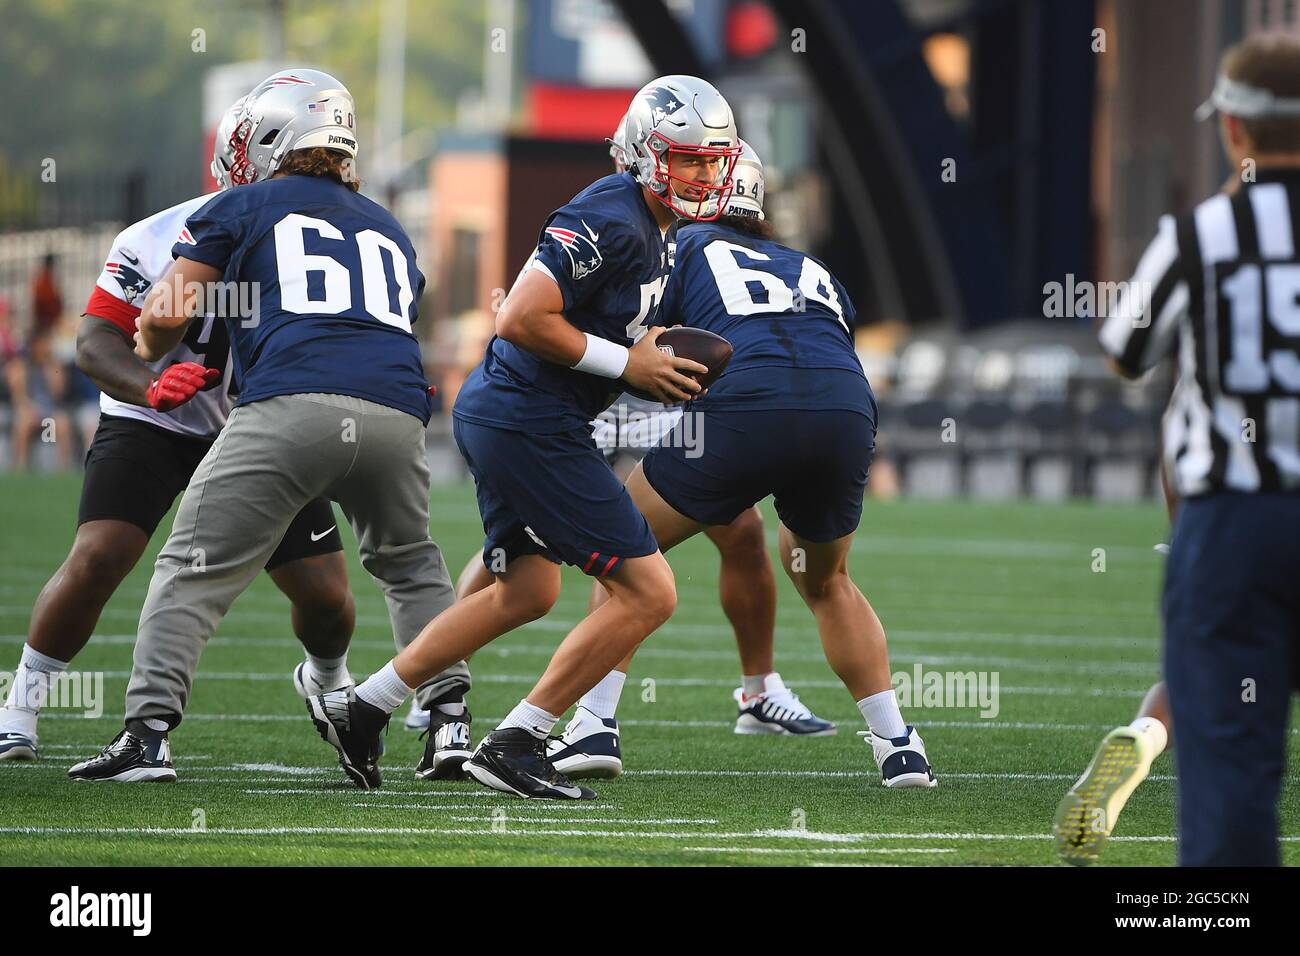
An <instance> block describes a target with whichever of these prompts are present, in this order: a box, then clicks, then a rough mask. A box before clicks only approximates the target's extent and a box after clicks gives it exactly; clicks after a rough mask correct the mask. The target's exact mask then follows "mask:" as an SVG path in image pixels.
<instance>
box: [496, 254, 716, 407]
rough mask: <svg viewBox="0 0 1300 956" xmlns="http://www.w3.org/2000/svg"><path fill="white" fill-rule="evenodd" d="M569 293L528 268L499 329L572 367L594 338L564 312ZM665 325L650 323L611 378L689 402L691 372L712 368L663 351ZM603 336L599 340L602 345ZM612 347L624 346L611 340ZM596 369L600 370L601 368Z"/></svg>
mask: <svg viewBox="0 0 1300 956" xmlns="http://www.w3.org/2000/svg"><path fill="white" fill-rule="evenodd" d="M563 309H564V296H563V295H562V294H561V292H560V287H559V286H558V285H557V284H556V282H555V280H554V279H552V278H551V277H550V276H548V275H547V274H546V273H545V272H543V271H542V270H540V269H529V270H528V271H527V272H525V273H524V275H523V276H522V277H520V279H519V281H518V282H516V283H515V286H514V288H513V289H511V290H510V295H509V296H507V297H506V301H505V302H504V303H503V304H502V306H501V311H500V312H498V313H497V320H496V333H497V335H499V336H500V337H501V338H503V339H505V340H506V341H507V342H511V343H513V344H514V345H517V346H519V347H520V348H522V349H527V350H528V351H529V352H532V353H533V354H534V355H538V356H541V357H542V358H544V359H546V360H547V361H548V362H555V363H556V364H557V365H563V366H565V367H567V368H573V367H575V366H577V365H578V364H579V363H580V362H584V361H588V360H589V356H588V349H589V348H591V346H592V342H591V339H590V338H589V337H588V336H587V335H586V334H584V333H582V332H580V331H578V330H577V329H576V328H574V327H573V325H572V324H570V323H569V321H568V320H567V319H566V318H565V317H564V313H563V311H562V310H563ZM662 331H663V330H662V329H651V330H650V331H649V332H648V333H647V334H646V335H645V336H644V337H643V338H642V339H641V341H640V342H638V343H637V344H636V345H634V346H632V348H630V349H624V351H625V352H626V353H627V355H626V359H625V364H624V367H623V369H622V374H621V376H620V375H619V374H617V372H618V369H616V368H614V367H613V366H612V365H611V366H610V367H609V369H608V372H609V373H610V374H609V377H610V378H619V377H621V378H622V379H623V380H624V381H626V382H627V383H628V384H630V385H632V386H633V387H635V388H638V389H641V390H642V391H645V392H648V393H650V394H651V395H653V396H654V397H655V398H656V399H658V400H659V401H661V402H684V401H687V400H689V399H691V398H694V397H695V396H696V394H698V392H699V391H700V385H699V383H698V382H696V381H695V380H694V379H693V378H691V377H690V376H689V375H686V374H685V373H686V372H699V373H702V374H703V373H707V372H708V369H707V368H705V367H704V366H703V365H701V364H699V363H698V362H692V361H691V360H690V359H684V358H677V357H675V356H670V355H668V354H666V353H664V352H661V351H659V349H658V348H656V347H655V339H657V338H658V337H659V335H660V334H661V333H662ZM602 341H604V340H599V341H598V342H597V343H596V345H597V347H598V348H599V347H601V346H600V342H602ZM605 345H607V346H608V347H609V349H610V350H618V349H620V348H622V346H619V345H616V344H614V343H612V342H606V343H605ZM592 370H593V371H597V374H601V372H599V371H598V370H596V369H594V368H593V369H592Z"/></svg>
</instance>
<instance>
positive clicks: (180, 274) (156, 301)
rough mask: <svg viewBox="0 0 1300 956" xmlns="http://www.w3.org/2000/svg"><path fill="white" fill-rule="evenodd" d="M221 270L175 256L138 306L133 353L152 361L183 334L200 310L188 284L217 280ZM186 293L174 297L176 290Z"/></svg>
mask: <svg viewBox="0 0 1300 956" xmlns="http://www.w3.org/2000/svg"><path fill="white" fill-rule="evenodd" d="M221 275H222V273H221V270H220V269H217V268H216V267H215V266H210V265H208V264H207V263H203V262H195V261H194V260H192V259H184V258H181V259H177V260H176V261H175V262H173V263H172V267H171V268H170V269H168V270H167V274H166V275H164V276H163V277H162V278H161V279H160V280H159V281H158V282H157V283H156V284H155V285H154V287H153V288H152V289H150V290H149V295H148V296H147V297H146V298H145V300H144V305H143V306H142V307H141V309H140V318H139V319H138V320H137V322H136V324H137V326H138V327H139V330H140V332H139V335H138V336H137V338H136V346H135V354H136V355H138V356H140V358H142V359H144V360H145V361H146V362H156V361H158V359H160V358H162V357H163V356H164V355H166V354H167V353H168V352H170V351H171V350H172V349H174V348H175V347H176V346H177V345H178V344H180V341H181V339H183V338H184V337H185V328H186V326H188V325H189V324H190V320H191V319H193V318H194V317H195V316H196V315H197V314H198V313H199V311H200V308H199V307H200V305H201V303H200V301H199V296H197V295H190V294H189V292H188V290H189V289H191V288H193V286H192V285H191V283H197V284H198V285H199V286H200V287H201V286H204V285H206V284H207V283H209V282H217V281H218V280H220V279H221ZM177 289H184V290H186V293H185V294H184V295H181V296H177V295H176V294H175V293H176V290H177Z"/></svg>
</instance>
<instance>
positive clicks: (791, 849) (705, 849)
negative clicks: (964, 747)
mask: <svg viewBox="0 0 1300 956" xmlns="http://www.w3.org/2000/svg"><path fill="white" fill-rule="evenodd" d="M681 849H682V850H683V851H685V852H687V853H825V854H829V853H867V854H880V855H882V856H884V855H904V854H912V853H920V854H938V853H956V852H957V851H956V850H955V849H953V848H952V847H900V846H684V847H681Z"/></svg>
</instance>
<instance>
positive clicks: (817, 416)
mask: <svg viewBox="0 0 1300 956" xmlns="http://www.w3.org/2000/svg"><path fill="white" fill-rule="evenodd" d="M725 211H726V213H727V215H725V216H723V217H722V218H721V219H719V220H718V221H717V222H707V223H699V224H686V225H684V226H683V227H682V228H681V229H680V230H679V231H678V233H677V264H676V266H675V267H674V269H673V274H672V277H671V278H670V279H669V281H668V284H667V286H666V288H665V289H664V298H663V303H662V306H661V308H660V311H659V318H658V321H660V322H663V323H664V324H666V325H678V324H680V325H690V326H693V327H695V328H701V329H706V330H708V331H710V332H714V333H716V334H718V335H721V336H722V337H723V338H725V339H726V340H727V341H728V342H730V343H731V345H732V348H733V349H734V352H733V354H732V358H731V362H730V363H729V364H728V366H727V370H726V372H725V373H724V374H723V375H722V377H721V378H720V379H718V381H717V382H715V383H714V384H713V385H712V386H711V387H710V389H709V393H708V394H707V395H706V396H703V397H701V398H699V399H698V400H696V401H695V402H693V403H692V404H691V405H690V406H689V407H688V409H687V412H686V414H687V415H688V416H691V415H694V416H698V418H699V420H698V421H697V422H696V423H695V425H694V427H695V431H696V433H697V434H700V435H702V436H703V440H702V441H699V442H697V443H695V447H694V449H692V448H691V447H690V443H687V442H684V441H680V440H675V439H676V438H678V437H679V436H677V435H676V434H674V435H670V436H668V438H667V439H665V440H664V442H662V443H661V444H660V445H658V446H657V447H655V448H654V449H652V450H651V451H650V453H649V454H648V455H647V456H646V457H645V459H644V460H643V461H642V462H641V464H640V466H639V467H638V468H637V470H636V471H634V472H633V473H632V477H631V478H630V479H629V480H628V485H627V487H628V491H629V492H631V494H632V500H633V501H635V502H636V504H637V507H639V508H640V509H641V511H642V512H643V513H644V514H645V516H646V518H647V520H648V521H649V522H650V527H651V530H652V531H653V532H654V534H655V537H656V539H657V540H658V541H659V546H660V548H662V549H663V550H665V551H666V550H668V549H669V548H671V547H673V546H674V545H676V544H679V543H680V542H682V541H685V540H686V539H687V538H689V537H691V536H693V535H695V534H697V533H698V532H700V531H703V530H704V529H705V528H708V527H713V526H717V525H725V524H728V523H730V522H731V521H732V520H734V519H735V517H736V515H738V514H740V513H741V512H742V511H744V510H745V509H746V508H750V507H752V506H753V505H754V504H755V503H756V502H758V501H761V500H762V499H763V498H766V497H767V496H768V495H774V496H775V499H776V500H775V504H776V513H777V515H778V517H779V518H780V519H781V524H780V530H779V536H780V550H781V560H782V563H783V564H784V566H785V570H786V573H787V574H788V575H789V577H790V580H791V581H792V582H793V583H794V586H795V590H797V591H798V592H799V596H800V597H802V598H803V599H804V602H805V603H806V604H807V605H808V607H809V609H810V610H811V611H812V612H813V616H814V617H815V618H816V619H817V628H818V630H819V631H820V633H821V639H822V647H823V649H824V650H825V653H826V659H827V661H828V662H829V663H830V665H831V668H832V669H833V670H834V671H835V673H836V675H837V676H838V677H839V678H840V680H842V681H843V682H844V685H845V687H847V688H848V690H849V692H850V693H851V694H852V695H853V699H854V700H855V701H856V702H857V705H858V709H859V710H860V711H861V713H862V716H863V718H864V719H865V720H866V723H867V726H868V730H867V731H866V732H864V733H863V736H864V737H867V738H868V739H869V741H870V743H871V746H872V752H873V755H874V757H875V760H876V764H877V766H878V767H879V768H880V774H881V782H882V783H883V784H884V785H885V786H887V787H927V788H928V787H933V786H935V785H936V782H937V781H936V780H935V777H934V772H933V770H932V769H931V767H930V762H929V759H928V757H927V756H926V752H925V745H924V744H923V742H922V741H921V737H920V735H919V734H918V733H917V732H916V730H915V728H913V727H911V726H909V725H907V724H906V723H905V722H904V720H903V717H902V714H901V713H900V711H899V707H898V697H897V695H896V694H895V692H894V688H893V683H892V678H891V674H890V668H889V654H888V651H887V649H886V646H885V632H884V629H883V628H882V627H881V624H880V620H879V618H877V617H876V614H875V611H873V610H872V608H871V605H870V604H869V603H868V602H867V599H866V597H864V596H863V594H862V592H861V591H860V590H858V588H857V586H856V585H855V584H854V583H853V580H852V579H851V578H850V577H849V573H848V556H849V548H850V546H851V544H852V541H853V533H854V532H855V531H856V530H857V527H858V521H859V519H860V518H861V516H862V495H863V491H864V489H865V488H866V484H867V470H868V467H869V466H870V464H871V457H872V454H873V452H874V449H875V436H876V400H875V397H874V396H873V395H872V392H871V386H870V385H869V384H868V383H867V379H866V376H865V375H863V372H862V365H861V363H860V362H859V361H858V357H857V355H856V353H855V351H854V347H853V333H852V327H853V315H854V312H853V306H852V303H850V302H849V298H848V296H847V295H846V294H845V291H844V288H843V286H841V285H840V283H839V281H838V280H837V279H836V278H835V277H834V276H832V275H831V274H830V273H829V272H828V271H827V270H826V267H825V266H823V265H822V264H821V263H820V262H818V261H817V260H816V259H814V258H813V257H812V256H809V255H806V254H804V253H802V252H799V251H797V250H795V249H790V248H788V247H786V246H783V245H781V244H779V243H777V242H775V241H773V240H772V231H771V227H770V225H769V224H768V223H767V222H766V221H765V219H764V218H763V171H762V165H761V163H760V162H759V159H758V156H757V155H756V154H755V153H754V152H753V150H752V149H750V148H749V147H748V146H745V152H744V153H743V154H742V156H741V158H740V160H739V162H738V164H737V170H736V173H735V191H734V193H733V195H732V197H731V199H730V202H729V203H728V204H727V206H726V210H725ZM683 427H684V423H679V424H678V426H677V429H678V430H680V429H682V428H683ZM695 452H702V453H701V454H696V453H695ZM623 669H624V670H625V669H626V662H624V665H623Z"/></svg>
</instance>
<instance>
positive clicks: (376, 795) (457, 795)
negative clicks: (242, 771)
mask: <svg viewBox="0 0 1300 956" xmlns="http://www.w3.org/2000/svg"><path fill="white" fill-rule="evenodd" d="M340 779H342V778H340ZM238 782H239V783H254V782H256V781H252V780H240V781H238ZM275 782H277V783H278V782H284V781H275ZM241 792H242V793H249V794H257V795H258V796H261V795H263V794H274V795H280V794H312V795H313V796H317V795H319V794H322V793H340V794H347V795H349V796H353V797H355V796H357V794H356V793H353V792H352V790H343V789H340V790H312V789H309V788H300V787H290V788H283V789H274V790H268V789H257V790H243V791H241ZM365 796H366V797H369V798H370V799H372V800H383V799H386V798H388V797H401V798H403V799H410V798H412V797H421V798H424V797H445V798H447V799H449V800H450V799H455V800H459V799H461V798H463V797H488V798H495V799H500V800H503V801H504V800H507V799H513V798H511V797H509V796H508V795H507V794H504V793H500V794H499V793H497V792H496V791H494V790H466V791H464V792H463V793H461V792H454V791H450V790H429V791H422V790H375V791H371V792H370V793H367V794H365ZM601 803H602V805H603V806H606V807H608V806H610V804H609V803H607V802H605V801H602V802H601ZM383 805H384V804H382V803H376V804H375V806H383ZM429 806H430V807H434V808H437V806H438V805H437V804H429Z"/></svg>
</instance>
